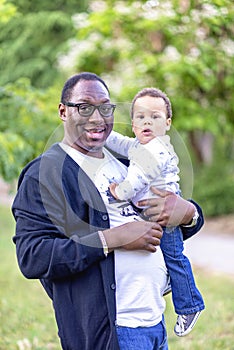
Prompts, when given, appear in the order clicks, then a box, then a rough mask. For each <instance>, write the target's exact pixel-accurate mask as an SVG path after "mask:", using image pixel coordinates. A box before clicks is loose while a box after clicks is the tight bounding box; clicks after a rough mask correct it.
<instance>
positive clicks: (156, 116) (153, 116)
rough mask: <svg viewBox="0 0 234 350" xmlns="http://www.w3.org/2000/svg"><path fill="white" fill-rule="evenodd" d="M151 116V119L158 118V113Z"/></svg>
mask: <svg viewBox="0 0 234 350" xmlns="http://www.w3.org/2000/svg"><path fill="white" fill-rule="evenodd" d="M152 118H153V119H157V118H160V115H158V114H153V115H152Z"/></svg>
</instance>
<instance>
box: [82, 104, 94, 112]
mask: <svg viewBox="0 0 234 350" xmlns="http://www.w3.org/2000/svg"><path fill="white" fill-rule="evenodd" d="M91 108H92V106H90V105H81V106H80V109H81V110H82V111H84V112H87V111H90V109H91Z"/></svg>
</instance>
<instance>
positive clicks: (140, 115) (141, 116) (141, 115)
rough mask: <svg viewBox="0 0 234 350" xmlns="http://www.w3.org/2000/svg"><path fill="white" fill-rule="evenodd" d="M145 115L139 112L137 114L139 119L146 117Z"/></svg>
mask: <svg viewBox="0 0 234 350" xmlns="http://www.w3.org/2000/svg"><path fill="white" fill-rule="evenodd" d="M144 117H145V116H144V115H143V114H138V115H137V118H138V119H144Z"/></svg>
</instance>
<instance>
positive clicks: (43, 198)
mask: <svg viewBox="0 0 234 350" xmlns="http://www.w3.org/2000/svg"><path fill="white" fill-rule="evenodd" d="M114 108H115V106H114V105H112V104H111V103H110V96H109V91H108V88H107V86H106V84H105V82H104V81H103V80H102V79H100V78H99V77H98V76H96V75H95V74H92V73H81V74H78V75H75V76H74V77H71V78H70V79H69V80H68V81H67V82H66V83H65V85H64V88H63V91H62V96H61V103H60V105H59V114H60V118H61V120H62V121H63V123H64V138H63V140H62V142H61V143H60V144H55V145H53V146H52V147H51V148H50V149H49V150H47V151H46V152H45V153H44V154H43V155H41V156H40V157H38V158H36V159H34V160H33V161H32V162H30V163H29V164H28V165H27V166H26V167H25V168H24V170H23V171H22V173H21V175H20V178H19V184H18V192H17V195H16V198H15V201H14V203H13V208H12V210H13V214H14V216H15V219H16V235H15V236H14V238H13V240H14V242H15V244H16V249H17V257H18V262H19V266H20V269H21V271H22V273H23V274H24V275H25V276H26V277H27V278H38V279H40V281H41V283H42V285H43V287H44V288H45V290H46V292H47V294H48V295H49V297H50V298H51V299H52V300H53V306H54V310H55V316H56V321H57V324H58V331H59V337H60V340H61V345H62V348H63V349H65V350H94V349H95V350H104V349H108V350H117V349H119V344H118V339H117V334H116V319H117V315H116V293H115V290H116V283H115V271H114V270H115V266H114V252H113V251H114V250H116V251H118V250H119V249H120V248H121V249H122V250H125V251H129V252H131V251H135V252H138V251H143V252H146V253H147V254H149V257H151V256H154V257H155V259H156V261H157V260H158V264H156V266H155V270H154V271H153V275H154V276H155V275H156V276H157V275H158V276H159V277H158V278H159V280H160V283H161V286H160V283H158V282H157V281H156V283H157V285H158V289H157V291H158V296H159V297H160V300H159V304H160V305H159V311H158V313H157V315H156V316H157V318H158V323H157V325H155V326H158V325H159V326H160V327H161V328H160V334H159V337H162V336H163V342H164V343H165V344H166V336H165V331H164V330H163V316H162V313H163V299H162V296H161V294H162V291H163V289H164V287H165V285H166V273H165V271H164V270H163V268H161V267H162V265H163V264H162V262H161V253H160V249H159V248H156V247H157V246H158V245H159V244H160V238H161V236H162V229H161V226H160V225H159V224H158V223H156V220H158V222H159V223H160V224H161V225H166V224H167V223H168V222H169V220H170V224H171V223H173V224H178V223H180V224H185V225H186V224H189V223H190V221H191V220H192V218H193V216H194V213H195V206H194V204H192V203H191V202H187V201H185V200H183V199H180V198H177V196H176V195H173V194H170V193H164V194H163V195H162V196H164V197H165V198H161V200H155V199H154V200H152V201H150V200H149V201H148V204H149V205H151V207H150V208H149V209H148V210H147V211H146V213H145V214H146V215H148V216H149V218H150V221H142V220H141V221H137V218H138V215H137V213H135V212H134V214H133V215H132V213H131V214H130V215H126V214H125V213H126V212H127V213H128V214H129V210H130V211H131V210H132V211H133V209H132V208H130V205H129V203H125V205H124V208H123V207H122V206H120V205H119V204H118V203H114V204H113V203H110V202H109V197H108V192H107V191H106V190H107V189H108V186H109V181H110V178H109V177H110V176H112V175H113V174H114V175H115V176H116V177H117V179H116V180H118V179H119V180H120V177H121V176H123V175H122V172H124V171H126V169H125V167H124V166H123V165H122V164H121V163H120V162H119V161H117V160H116V159H115V158H114V157H113V156H112V155H111V154H109V153H107V151H106V150H105V149H104V148H103V145H104V144H105V141H106V139H107V137H108V135H109V134H110V132H111V130H112V127H113V112H114ZM111 174H112V175H111ZM198 209H199V207H198ZM172 212H173V215H171V214H172ZM134 219H135V220H134ZM178 221H179V222H178ZM202 222H203V221H202V213H201V212H200V217H199V219H198V222H197V224H196V225H195V226H193V227H189V228H186V229H185V231H184V232H185V234H186V235H187V237H188V236H190V235H192V234H194V233H195V232H197V230H198V229H199V228H200V226H201V225H202ZM156 250H157V252H156ZM155 252H156V254H152V253H155ZM159 265H160V268H158V266H159ZM117 273H118V272H117ZM136 273H137V271H136ZM116 277H118V276H116ZM117 280H118V278H117ZM160 291H161V294H160V295H159V292H160ZM120 292H121V291H120ZM118 295H119V294H118ZM117 298H118V297H117ZM117 303H118V300H117ZM142 306H143V307H144V305H142ZM161 329H162V330H161ZM163 331H164V333H163ZM158 339H159V338H157V340H158ZM166 348H167V347H166V345H165V347H164V349H166Z"/></svg>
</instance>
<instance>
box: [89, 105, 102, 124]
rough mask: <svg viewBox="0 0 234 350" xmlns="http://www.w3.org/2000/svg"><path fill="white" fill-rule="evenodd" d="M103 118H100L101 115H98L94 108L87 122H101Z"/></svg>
mask: <svg viewBox="0 0 234 350" xmlns="http://www.w3.org/2000/svg"><path fill="white" fill-rule="evenodd" d="M103 119H104V118H103V117H102V115H101V114H100V112H99V110H98V109H97V108H95V110H94V112H93V114H92V115H91V116H90V117H89V121H99V120H103Z"/></svg>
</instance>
